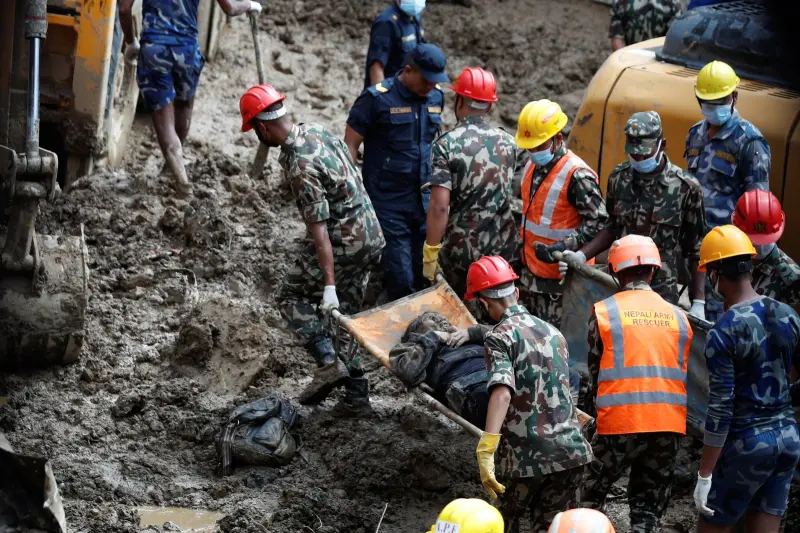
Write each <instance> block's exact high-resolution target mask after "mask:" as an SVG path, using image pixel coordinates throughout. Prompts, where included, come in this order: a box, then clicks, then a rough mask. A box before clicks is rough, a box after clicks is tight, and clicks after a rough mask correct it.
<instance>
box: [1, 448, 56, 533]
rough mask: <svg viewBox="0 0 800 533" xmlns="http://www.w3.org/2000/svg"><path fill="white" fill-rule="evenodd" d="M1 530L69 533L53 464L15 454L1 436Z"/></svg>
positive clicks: (43, 459)
mask: <svg viewBox="0 0 800 533" xmlns="http://www.w3.org/2000/svg"><path fill="white" fill-rule="evenodd" d="M0 471H2V472H3V475H2V476H0V531H20V532H24V531H48V532H52V533H66V531H67V526H66V521H65V519H64V508H63V507H62V505H61V495H60V493H59V492H58V485H56V480H55V477H53V469H52V467H51V466H50V462H49V461H48V460H47V459H45V458H42V457H33V456H29V455H22V454H18V453H15V452H14V450H13V449H12V448H11V445H10V444H9V443H8V441H7V440H6V438H5V437H4V436H3V434H2V433H0Z"/></svg>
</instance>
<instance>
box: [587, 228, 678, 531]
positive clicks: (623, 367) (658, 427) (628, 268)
mask: <svg viewBox="0 0 800 533" xmlns="http://www.w3.org/2000/svg"><path fill="white" fill-rule="evenodd" d="M608 263H609V266H610V269H611V271H612V273H613V274H614V275H615V276H616V279H617V280H618V283H619V285H620V287H621V288H622V291H621V292H619V293H617V294H615V295H613V296H611V297H609V298H606V299H605V300H603V301H602V302H598V303H596V304H595V305H594V308H593V309H592V314H591V316H590V317H589V327H588V343H589V355H588V365H589V373H590V374H591V376H592V382H593V384H594V387H593V390H594V391H595V400H594V404H595V409H594V411H596V413H597V414H596V422H597V432H596V433H595V436H594V438H593V439H592V449H593V450H594V453H595V460H594V462H593V463H592V464H591V465H590V466H589V474H588V479H587V482H586V484H585V485H584V487H583V494H582V497H581V506H583V507H590V508H592V509H598V510H603V508H604V506H605V502H606V497H607V496H608V492H609V490H610V489H611V486H612V485H613V484H614V483H616V482H617V481H618V480H619V478H620V477H622V476H623V475H624V474H625V471H626V470H627V469H628V467H630V476H629V480H628V504H629V506H630V521H631V529H630V531H631V532H632V533H651V532H653V533H655V532H658V531H660V528H661V517H662V516H663V515H664V512H665V511H666V510H667V506H668V505H669V499H670V493H671V491H672V481H673V475H674V471H675V464H676V461H677V456H678V448H679V444H680V439H681V437H682V436H683V435H686V406H687V396H686V372H687V368H688V364H689V349H690V346H691V343H692V328H691V326H690V325H689V320H688V319H687V317H686V315H685V314H684V313H683V311H681V310H680V309H678V308H677V307H675V306H673V305H672V304H670V303H669V302H667V301H666V300H664V299H663V298H662V297H661V296H659V295H658V294H657V293H655V292H654V291H653V290H652V289H651V288H650V282H651V281H652V280H653V278H654V276H655V274H656V271H657V270H658V269H659V268H660V267H661V258H660V257H659V253H658V248H656V245H655V243H654V242H653V240H652V239H651V238H650V237H644V236H641V235H628V236H626V237H623V238H622V239H620V240H618V241H615V242H614V244H612V245H611V249H610V250H609V252H608Z"/></svg>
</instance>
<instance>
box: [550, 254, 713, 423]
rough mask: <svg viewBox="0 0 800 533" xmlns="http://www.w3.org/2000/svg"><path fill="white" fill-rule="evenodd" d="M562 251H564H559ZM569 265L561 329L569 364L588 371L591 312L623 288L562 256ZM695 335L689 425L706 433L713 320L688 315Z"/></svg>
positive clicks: (689, 373)
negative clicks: (708, 346) (709, 341)
mask: <svg viewBox="0 0 800 533" xmlns="http://www.w3.org/2000/svg"><path fill="white" fill-rule="evenodd" d="M559 255H560V254H559ZM562 260H563V261H565V262H566V263H567V264H568V265H569V267H570V268H569V271H568V273H567V275H566V277H565V278H564V296H563V300H562V301H563V305H564V307H563V316H562V319H561V332H562V333H563V334H564V337H566V339H567V343H568V345H569V364H570V365H571V366H572V367H573V368H575V369H576V370H578V371H579V372H582V373H583V372H585V373H586V374H587V375H588V370H589V369H588V366H587V363H588V355H589V344H588V341H587V334H588V329H589V328H588V322H589V315H590V314H591V312H592V307H593V306H594V304H595V303H597V302H599V301H602V300H604V299H606V298H608V297H609V296H611V295H612V294H614V293H616V292H617V291H618V290H619V289H618V287H617V284H616V283H615V282H614V279H613V278H612V277H611V276H610V275H608V274H607V273H606V272H604V271H603V270H602V267H599V266H598V267H592V266H588V265H584V264H581V263H577V262H575V261H574V260H573V259H572V258H571V257H566V258H562ZM687 316H688V317H689V322H690V323H691V325H692V331H693V332H694V336H693V338H692V345H691V347H690V353H689V365H688V371H687V379H686V393H687V396H688V398H687V399H688V405H687V426H688V429H689V430H690V431H691V432H692V433H694V434H702V433H703V424H704V423H705V419H706V408H707V407H708V369H707V368H706V357H705V345H706V336H707V334H708V331H709V330H710V329H711V327H712V326H713V324H712V323H711V322H708V321H706V320H701V319H699V318H697V317H694V316H692V315H687Z"/></svg>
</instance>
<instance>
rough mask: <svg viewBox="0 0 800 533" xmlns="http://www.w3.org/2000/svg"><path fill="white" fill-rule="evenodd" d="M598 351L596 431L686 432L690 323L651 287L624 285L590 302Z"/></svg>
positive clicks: (627, 433) (609, 433) (603, 432)
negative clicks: (600, 349)
mask: <svg viewBox="0 0 800 533" xmlns="http://www.w3.org/2000/svg"><path fill="white" fill-rule="evenodd" d="M594 312H595V315H596V316H597V326H598V328H599V330H600V338H601V339H602V340H603V356H602V358H601V359H600V376H599V379H598V382H597V401H596V406H597V433H599V434H600V435H629V434H634V433H652V432H658V431H667V432H671V433H680V434H681V435H685V434H686V370H687V368H688V365H689V348H690V346H691V344H692V335H693V332H692V328H691V327H690V325H689V320H688V319H687V318H686V315H685V314H684V313H683V311H680V310H678V309H677V308H676V307H673V306H672V305H670V304H669V303H668V302H667V301H665V300H664V299H663V298H661V296H659V295H658V294H656V293H655V292H652V291H646V290H628V291H623V292H620V293H617V294H615V295H614V296H611V297H610V298H606V299H605V300H603V301H602V302H599V303H596V304H595V305H594Z"/></svg>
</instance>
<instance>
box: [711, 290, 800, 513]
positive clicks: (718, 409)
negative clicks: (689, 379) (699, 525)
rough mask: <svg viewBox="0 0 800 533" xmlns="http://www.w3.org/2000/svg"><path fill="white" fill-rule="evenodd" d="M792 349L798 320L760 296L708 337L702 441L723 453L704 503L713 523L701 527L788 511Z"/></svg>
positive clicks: (799, 440)
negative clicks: (753, 513)
mask: <svg viewBox="0 0 800 533" xmlns="http://www.w3.org/2000/svg"><path fill="white" fill-rule="evenodd" d="M743 339H747V340H748V342H742V340H743ZM798 348H800V318H798V316H797V313H795V312H794V311H793V310H792V309H791V308H790V307H789V306H788V305H786V304H783V303H780V302H778V301H776V300H773V299H772V298H768V297H764V296H759V297H757V298H753V299H751V300H748V301H745V302H740V303H738V304H735V305H732V306H731V307H730V308H729V309H728V310H727V311H726V312H725V313H724V314H723V315H722V317H720V319H719V321H718V322H717V323H716V324H715V325H714V327H713V328H712V329H711V331H709V333H708V339H707V342H706V364H707V365H708V374H709V386H708V413H707V414H706V422H705V439H704V442H705V444H706V445H708V446H714V447H721V448H722V452H721V455H720V458H719V461H718V462H717V464H716V466H715V467H714V471H713V477H712V481H711V492H710V493H709V497H708V506H709V507H710V508H711V509H713V510H714V511H715V512H714V516H711V517H702V518H701V519H702V520H707V521H709V522H711V523H714V524H718V525H730V524H733V523H735V522H737V521H738V520H739V519H740V518H741V517H742V515H743V514H744V512H745V510H747V509H748V508H751V507H752V508H755V509H757V510H759V511H762V512H766V513H769V514H772V515H777V516H782V515H783V514H784V512H785V511H786V505H787V501H788V498H789V485H790V483H791V479H792V473H793V472H794V469H795V466H796V465H797V462H798V459H800V434H798V428H797V421H796V420H795V416H794V410H793V409H792V404H791V394H790V390H789V381H790V379H791V378H790V372H789V369H790V368H791V367H792V366H793V365H794V366H799V365H800V351H799V350H798Z"/></svg>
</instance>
